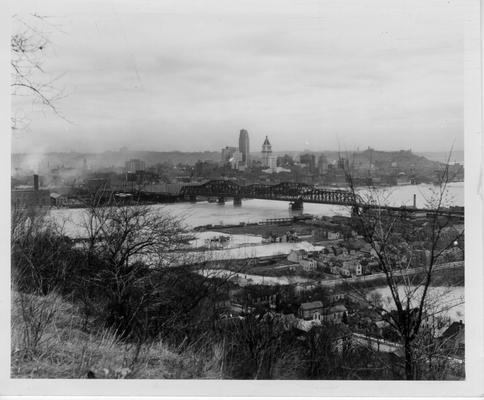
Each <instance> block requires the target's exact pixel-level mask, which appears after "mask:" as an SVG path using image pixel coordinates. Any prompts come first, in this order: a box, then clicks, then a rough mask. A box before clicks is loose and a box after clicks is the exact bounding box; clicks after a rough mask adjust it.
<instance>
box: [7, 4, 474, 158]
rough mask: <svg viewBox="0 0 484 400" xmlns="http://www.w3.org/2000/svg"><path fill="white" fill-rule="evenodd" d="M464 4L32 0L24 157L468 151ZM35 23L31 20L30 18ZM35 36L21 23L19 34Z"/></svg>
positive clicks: (21, 111)
mask: <svg viewBox="0 0 484 400" xmlns="http://www.w3.org/2000/svg"><path fill="white" fill-rule="evenodd" d="M463 7H465V2H462V1H447V0H446V1H441V0H425V1H421V0H417V1H412V0H404V1H399V0H382V1H380V0H365V1H361V0H336V1H332V0H277V1H272V0H271V1H270V0H257V1H256V0H231V1H226V0H137V1H134V0H132V1H126V0H124V1H122V0H119V1H103V2H92V1H77V0H76V1H74V0H62V1H57V0H56V1H54V0H42V1H30V2H27V1H23V2H20V3H18V4H17V5H16V6H15V10H14V12H15V13H16V14H17V15H20V16H23V15H26V14H29V13H37V14H39V15H42V16H45V18H44V20H45V21H46V22H44V23H42V25H41V27H40V29H42V32H43V33H44V34H45V35H46V36H47V37H48V38H49V45H48V46H47V48H46V49H45V51H44V53H43V57H42V69H43V71H44V72H43V73H38V77H37V78H38V79H39V80H50V79H55V82H54V87H55V90H58V91H59V93H62V95H63V97H62V98H61V99H58V100H57V101H56V102H55V106H56V108H57V110H58V112H59V114H60V116H59V115H56V114H55V113H53V112H52V111H51V110H49V109H48V108H46V107H42V106H41V105H40V104H38V103H36V102H32V99H31V98H29V97H23V96H12V109H13V112H14V113H15V114H16V115H23V116H25V117H26V118H27V119H28V120H29V121H30V122H29V123H28V125H27V126H26V127H25V128H24V129H22V130H20V131H16V132H15V133H14V134H13V139H12V151H13V152H32V151H35V152H39V151H92V152H101V151H105V150H118V149H119V148H120V147H122V146H126V147H128V148H129V149H132V150H155V151H173V150H180V151H205V150H210V151H213V150H217V151H218V150H220V149H221V148H222V147H225V146H236V145H237V143H238V134H239V131H240V129H247V130H248V132H249V137H250V143H251V151H252V152H256V151H260V148H261V146H262V143H263V141H264V138H265V136H266V135H267V136H268V137H269V139H270V141H271V143H272V145H273V150H274V151H284V150H286V151H289V150H293V151H303V150H306V149H309V150H315V151H324V150H338V149H341V150H356V149H360V150H363V149H366V148H367V147H368V146H371V147H373V148H376V149H381V150H398V149H412V150H413V151H416V152H418V151H447V150H449V149H450V147H451V146H452V145H454V148H455V149H457V150H462V149H463V141H464V133H463V119H464V67H463V63H464V9H463ZM26 18H28V17H26ZM19 29H20V30H24V29H25V28H22V27H21V26H20V25H19V24H18V23H14V24H13V31H14V32H16V31H19Z"/></svg>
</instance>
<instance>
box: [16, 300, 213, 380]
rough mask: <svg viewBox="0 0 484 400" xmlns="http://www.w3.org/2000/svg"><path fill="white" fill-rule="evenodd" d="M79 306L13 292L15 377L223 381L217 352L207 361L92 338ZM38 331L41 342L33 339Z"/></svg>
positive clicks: (108, 336) (161, 347)
mask: <svg viewBox="0 0 484 400" xmlns="http://www.w3.org/2000/svg"><path fill="white" fill-rule="evenodd" d="M82 325H83V323H82V319H81V316H80V313H79V311H78V310H77V309H76V307H74V306H72V305H71V304H69V303H67V302H65V301H63V300H62V299H61V298H60V297H59V296H55V295H49V296H47V297H37V296H29V295H23V294H20V293H16V292H13V293H12V332H11V338H12V343H11V376H12V378H86V377H87V373H88V371H92V372H94V374H95V377H96V378H137V379H140V378H152V379H177V378H185V379H186V378H221V373H220V371H221V368H220V365H221V362H220V357H217V354H218V353H220V352H217V349H212V350H214V352H213V353H212V357H206V356H203V355H201V354H200V353H197V352H195V351H194V350H193V349H189V350H185V351H184V352H183V354H180V353H177V352H176V351H173V350H172V349H169V348H168V347H167V346H166V345H165V344H163V343H161V342H157V343H154V344H151V345H149V346H144V347H142V348H141V349H139V351H138V349H136V347H135V346H129V345H126V344H123V343H121V342H120V341H119V340H117V339H116V337H115V335H114V334H113V333H112V332H109V331H107V330H98V331H97V332H94V333H93V332H90V333H87V332H86V331H85V330H83V329H82V328H83V327H82ZM36 332H38V333H40V335H38V337H39V341H38V343H37V344H35V340H33V337H34V336H35V333H36Z"/></svg>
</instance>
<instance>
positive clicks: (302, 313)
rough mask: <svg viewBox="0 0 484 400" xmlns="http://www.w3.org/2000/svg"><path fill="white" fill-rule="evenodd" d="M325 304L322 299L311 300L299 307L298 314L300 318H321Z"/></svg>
mask: <svg viewBox="0 0 484 400" xmlns="http://www.w3.org/2000/svg"><path fill="white" fill-rule="evenodd" d="M323 310H324V306H323V302H322V301H311V302H309V303H302V304H301V305H300V307H299V310H298V314H299V317H300V318H303V319H305V320H311V319H314V320H321V315H322V313H323Z"/></svg>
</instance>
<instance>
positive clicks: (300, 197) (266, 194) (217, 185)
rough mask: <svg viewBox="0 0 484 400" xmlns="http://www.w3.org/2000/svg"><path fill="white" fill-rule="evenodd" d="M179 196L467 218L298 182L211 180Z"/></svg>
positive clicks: (185, 189)
mask: <svg viewBox="0 0 484 400" xmlns="http://www.w3.org/2000/svg"><path fill="white" fill-rule="evenodd" d="M178 195H179V196H180V197H181V198H184V199H185V200H191V201H196V200H197V196H199V197H208V198H216V199H218V202H219V203H220V204H223V203H225V200H226V199H227V198H233V200H234V205H240V204H241V203H242V199H244V198H245V199H264V200H281V201H289V202H290V203H291V207H292V209H293V210H302V208H303V204H304V203H305V202H306V203H319V204H332V205H339V206H348V207H352V208H353V210H355V209H358V208H363V209H371V208H378V209H386V210H388V211H393V212H399V213H401V214H402V215H408V214H409V213H417V212H423V213H426V215H427V216H428V215H431V214H435V213H436V214H438V215H445V216H447V217H452V218H457V219H458V220H463V219H464V210H463V208H462V210H460V211H452V210H446V209H440V210H431V209H417V208H415V207H408V208H407V207H403V206H402V207H395V206H383V205H378V204H368V203H367V202H364V201H363V199H362V198H361V197H360V196H359V195H357V194H355V193H352V192H350V191H347V190H336V189H326V188H325V189H320V188H316V187H314V186H313V185H308V184H305V183H295V182H283V183H279V184H276V185H266V184H260V183H256V184H252V185H239V184H237V183H236V182H234V181H229V180H212V181H208V182H205V183H202V184H191V185H185V186H183V187H182V188H181V189H180V192H179V193H178Z"/></svg>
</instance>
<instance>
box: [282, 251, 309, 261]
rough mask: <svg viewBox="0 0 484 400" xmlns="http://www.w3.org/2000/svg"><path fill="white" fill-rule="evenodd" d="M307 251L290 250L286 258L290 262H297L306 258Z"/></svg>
mask: <svg viewBox="0 0 484 400" xmlns="http://www.w3.org/2000/svg"><path fill="white" fill-rule="evenodd" d="M307 256H308V252H307V251H306V250H302V249H299V250H291V252H290V253H289V255H288V256H287V259H288V260H289V261H292V262H296V263H299V262H300V261H301V260H302V259H304V258H307Z"/></svg>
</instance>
